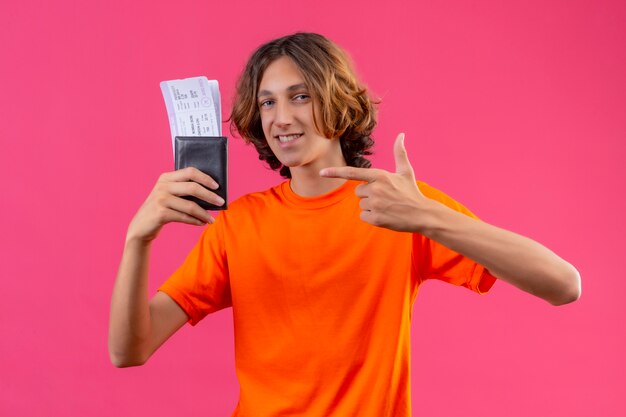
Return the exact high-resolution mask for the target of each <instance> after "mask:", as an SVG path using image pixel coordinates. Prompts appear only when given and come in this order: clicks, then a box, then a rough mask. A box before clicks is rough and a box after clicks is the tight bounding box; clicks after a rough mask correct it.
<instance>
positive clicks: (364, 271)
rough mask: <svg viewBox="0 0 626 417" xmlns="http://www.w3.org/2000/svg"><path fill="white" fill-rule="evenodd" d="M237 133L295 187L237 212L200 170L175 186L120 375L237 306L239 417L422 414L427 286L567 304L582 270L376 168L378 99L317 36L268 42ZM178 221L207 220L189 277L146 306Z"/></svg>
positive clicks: (122, 332)
mask: <svg viewBox="0 0 626 417" xmlns="http://www.w3.org/2000/svg"><path fill="white" fill-rule="evenodd" d="M232 120H233V122H234V125H235V127H236V129H237V130H238V131H239V133H240V134H241V135H242V136H243V137H244V138H245V139H246V140H248V141H250V142H252V143H253V144H254V145H255V147H256V149H257V151H258V152H259V155H260V159H262V160H265V161H266V162H267V163H268V164H269V165H270V166H271V167H272V168H273V169H280V172H281V174H282V175H283V176H285V177H287V178H289V180H288V181H285V182H282V183H281V184H279V185H277V186H275V187H273V188H271V189H270V190H267V191H265V192H260V193H253V194H249V195H246V196H244V197H242V198H240V199H238V200H237V201H235V202H233V203H232V204H231V206H230V208H229V210H227V211H224V212H221V213H220V215H219V216H218V217H217V218H216V219H213V217H211V216H210V215H209V214H208V213H206V212H205V211H203V210H202V209H201V208H200V207H199V206H197V205H196V204H195V203H192V202H190V201H187V200H184V199H182V198H180V196H183V195H194V196H196V197H199V198H202V199H204V200H206V201H209V202H212V203H216V204H221V203H223V202H222V201H220V200H219V197H217V196H216V195H215V194H214V193H212V192H210V191H208V190H206V189H205V188H203V187H201V186H200V185H199V184H204V185H206V186H207V187H209V188H211V189H213V190H215V189H216V187H217V185H216V184H215V183H214V181H213V180H212V179H211V178H209V177H208V176H206V175H204V174H202V173H201V172H199V171H198V170H195V169H184V170H180V171H175V172H170V173H165V174H163V175H161V177H160V178H159V180H158V182H157V184H156V186H155V187H154V189H153V191H152V192H151V194H150V195H149V196H148V198H147V200H146V202H145V203H144V204H143V205H142V207H141V208H140V209H139V211H138V212H137V214H136V215H135V217H134V218H133V220H132V222H131V223H130V225H129V228H128V234H127V238H126V245H125V248H124V254H123V257H122V261H121V265H120V269H119V273H118V277H117V281H116V285H115V289H114V292H113V298H112V307H111V324H110V336H109V350H110V354H111V359H112V361H113V363H114V364H115V365H116V366H133V365H141V364H143V363H144V362H145V361H146V360H147V359H148V358H149V357H150V356H151V355H152V353H153V352H154V351H155V350H156V349H157V348H158V347H159V346H160V345H161V344H162V343H163V342H164V341H165V340H166V339H167V338H169V337H170V336H171V335H172V334H173V333H174V332H176V330H178V329H179V328H180V327H181V326H182V325H183V324H184V323H185V322H187V321H189V322H190V323H191V324H195V323H197V322H198V321H199V320H201V319H202V318H203V317H204V316H206V315H207V314H209V313H211V312H214V311H216V310H219V309H222V308H225V307H232V308H233V317H234V325H235V361H236V368H237V376H238V379H239V382H240V385H241V396H240V400H239V403H238V406H237V409H236V410H235V412H234V414H233V415H235V416H248V415H253V416H278V415H307V416H328V415H333V416H344V415H345V416H347V415H359V416H378V417H380V416H410V415H411V406H410V403H411V402H410V385H409V354H410V335H409V328H410V317H411V308H412V304H413V301H414V299H415V296H416V294H417V290H418V287H419V285H420V283H421V282H423V281H424V280H426V279H430V278H437V279H441V280H444V281H447V282H450V283H453V284H456V285H463V286H466V287H468V288H470V289H472V290H474V291H477V292H480V293H484V292H486V291H488V290H489V288H490V287H491V285H492V284H493V283H494V281H495V279H496V278H499V279H502V280H504V281H507V282H509V283H511V284H513V285H515V286H517V287H519V288H520V289H522V290H524V291H527V292H529V293H531V294H534V295H536V296H538V297H541V298H543V299H545V300H547V301H549V302H550V303H552V304H555V305H559V304H564V303H568V302H571V301H574V300H576V299H577V298H578V297H579V294H580V277H579V274H578V272H577V271H576V269H575V268H574V267H573V266H572V265H570V264H569V263H567V262H565V261H564V260H562V259H561V258H559V257H558V256H557V255H555V254H554V253H553V252H551V251H550V250H548V249H547V248H545V247H544V246H542V245H540V244H538V243H536V242H534V241H532V240H530V239H528V238H525V237H523V236H520V235H517V234H515V233H512V232H509V231H506V230H503V229H500V228H497V227H494V226H491V225H488V224H486V223H484V222H481V221H479V220H478V219H477V218H476V217H475V216H474V215H473V214H472V213H471V212H470V211H469V210H467V209H466V208H465V207H463V206H462V205H461V204H459V203H458V202H456V201H454V200H453V199H451V198H450V197H448V196H446V195H445V194H443V193H442V192H440V191H438V190H436V189H435V188H433V187H431V186H429V185H427V184H425V183H423V182H420V181H416V179H415V177H414V174H413V169H412V167H411V164H410V162H409V159H408V157H407V154H406V151H405V148H404V135H403V134H400V135H399V136H398V138H397V139H396V142H395V144H394V152H395V159H396V172H393V173H392V172H387V171H384V170H378V169H370V168H369V165H370V164H369V161H367V160H366V159H365V158H364V155H368V154H369V149H370V147H371V146H372V144H373V142H372V140H371V138H370V133H371V132H372V130H373V128H374V126H375V124H376V122H375V112H374V106H373V104H372V101H371V100H370V98H369V97H368V95H367V92H366V89H365V88H364V87H363V86H362V85H361V84H360V83H359V82H358V81H357V79H356V77H355V76H354V73H353V71H352V70H351V68H350V65H349V63H348V59H347V57H346V56H345V54H344V53H343V52H342V51H341V49H339V48H338V47H337V46H336V45H335V44H333V43H332V42H330V41H329V40H328V39H326V38H324V37H322V36H320V35H316V34H307V33H298V34H295V35H291V36H286V37H284V38H280V39H277V40H274V41H272V42H269V43H267V44H265V45H263V46H261V47H260V48H259V49H258V50H257V51H256V52H255V53H254V54H253V55H252V57H251V58H250V61H249V62H248V65H247V67H246V69H245V71H244V73H243V75H242V77H241V79H240V81H239V83H238V88H237V97H236V100H235V105H234V108H233V113H232ZM172 221H178V222H184V223H189V224H196V225H203V224H206V223H209V224H210V225H208V226H207V227H206V228H205V229H204V232H203V233H202V236H201V237H200V240H199V241H198V243H197V244H196V246H195V247H194V248H193V249H192V251H191V253H190V254H189V255H188V257H187V259H186V260H185V262H184V263H183V265H182V266H181V267H180V268H179V269H178V270H177V271H176V272H175V273H174V274H173V275H172V276H171V277H170V278H169V279H168V280H167V281H166V282H165V283H164V284H163V285H162V286H161V287H160V289H159V292H158V293H157V294H156V295H155V296H154V297H153V298H152V299H148V296H147V281H148V277H147V270H148V260H149V252H150V246H151V242H152V241H153V240H154V239H155V238H156V237H157V235H158V233H159V231H160V230H161V227H162V226H163V225H164V224H166V223H169V222H172Z"/></svg>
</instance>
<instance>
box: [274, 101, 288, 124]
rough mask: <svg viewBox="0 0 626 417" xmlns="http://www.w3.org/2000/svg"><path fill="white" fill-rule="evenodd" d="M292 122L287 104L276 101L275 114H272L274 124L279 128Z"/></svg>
mask: <svg viewBox="0 0 626 417" xmlns="http://www.w3.org/2000/svg"><path fill="white" fill-rule="evenodd" d="M292 121H293V113H292V110H291V107H290V106H289V102H286V101H285V100H278V101H277V102H276V113H275V114H274V124H276V125H278V126H279V127H283V126H289V125H290V124H291V122H292Z"/></svg>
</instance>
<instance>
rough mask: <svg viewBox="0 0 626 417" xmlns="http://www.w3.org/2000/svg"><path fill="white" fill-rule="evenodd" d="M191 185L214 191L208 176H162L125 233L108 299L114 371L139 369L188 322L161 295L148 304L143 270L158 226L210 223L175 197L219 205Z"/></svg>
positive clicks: (191, 204)
mask: <svg viewBox="0 0 626 417" xmlns="http://www.w3.org/2000/svg"><path fill="white" fill-rule="evenodd" d="M190 180H194V181H197V182H200V183H203V184H205V185H207V186H209V187H212V188H213V189H215V188H216V184H215V182H214V181H213V180H212V179H211V178H210V177H209V176H207V175H205V174H203V173H202V172H200V171H198V170H196V169H193V168H187V169H183V170H179V171H175V172H170V173H166V174H163V175H161V177H160V178H159V181H157V184H156V185H155V187H154V189H153V190H152V192H151V193H150V195H149V196H148V198H147V199H146V201H145V203H144V204H143V205H142V206H141V208H140V209H139V211H138V212H137V214H136V215H135V217H134V218H133V220H132V221H131V223H130V225H129V227H128V233H127V235H126V242H125V245H124V253H123V255H122V260H121V262H120V267H119V270H118V273H117V279H116V281H115V286H114V288H113V295H112V297H111V315H110V322H109V355H110V357H111V362H112V363H113V364H114V365H115V366H118V367H125V366H136V365H142V364H144V363H145V362H146V361H147V360H148V358H149V357H150V356H151V355H152V354H153V353H154V352H155V351H156V350H157V349H158V347H159V346H161V344H163V342H165V341H166V340H167V339H168V338H169V337H170V336H171V335H172V334H174V333H175V332H176V331H177V330H178V329H179V328H180V327H182V325H183V324H184V323H185V322H186V321H187V319H188V318H187V315H186V314H185V312H184V311H183V310H182V309H181V308H180V307H179V306H178V304H176V302H174V300H172V299H171V298H170V297H169V296H167V295H166V294H163V293H157V294H156V295H155V296H154V297H153V298H152V299H151V300H149V296H148V265H149V260H150V248H151V245H152V241H153V240H154V239H156V237H157V236H158V234H159V232H160V230H161V228H162V227H163V225H165V224H167V223H170V222H173V221H177V222H182V223H187V224H194V225H204V224H206V223H213V221H214V219H213V217H211V215H210V214H208V213H207V212H206V211H204V210H203V209H202V208H200V206H198V205H197V204H196V203H194V202H192V201H188V200H184V199H182V198H180V197H179V196H181V195H194V196H196V197H198V198H201V199H203V200H206V201H209V202H211V203H213V204H223V201H220V200H221V199H220V198H219V197H218V196H217V195H216V194H214V193H212V192H210V191H208V190H206V189H205V188H203V187H201V186H200V185H199V184H197V183H195V182H190Z"/></svg>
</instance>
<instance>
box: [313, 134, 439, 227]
mask: <svg viewBox="0 0 626 417" xmlns="http://www.w3.org/2000/svg"><path fill="white" fill-rule="evenodd" d="M393 151H394V152H393V153H394V159H395V162H396V172H395V173H392V172H389V171H385V170H383V169H375V168H355V167H333V168H325V169H322V170H321V171H320V175H321V176H322V177H329V178H345V179H349V180H357V181H366V182H367V184H361V185H359V186H357V187H356V190H355V191H356V195H357V196H358V197H359V198H361V202H360V206H361V210H362V211H361V219H362V220H363V221H365V222H367V223H370V224H372V225H374V226H380V227H385V228H387V229H391V230H396V231H398V232H420V231H421V230H422V229H423V227H424V226H425V224H424V223H423V221H424V220H426V219H425V218H424V217H425V216H420V214H424V215H425V214H426V213H427V210H426V208H427V206H428V205H429V204H432V200H430V199H429V198H427V197H425V196H424V194H422V192H421V191H420V190H419V188H418V187H417V183H416V181H415V173H414V172H413V167H412V166H411V163H410V162H409V157H408V155H407V152H406V148H405V147H404V133H400V134H399V135H398V137H397V138H396V141H395V143H394V148H393ZM420 220H421V221H420Z"/></svg>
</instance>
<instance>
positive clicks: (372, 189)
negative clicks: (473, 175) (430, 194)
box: [320, 134, 581, 305]
mask: <svg viewBox="0 0 626 417" xmlns="http://www.w3.org/2000/svg"><path fill="white" fill-rule="evenodd" d="M394 154H395V159H396V172H395V173H390V172H387V171H384V170H380V169H365V168H354V167H332V168H327V169H323V170H322V171H321V172H320V175H322V176H324V177H336V178H346V179H355V180H361V181H367V184H362V185H359V186H357V187H356V194H357V195H358V196H359V197H360V198H361V202H360V205H361V209H362V211H361V219H363V220H364V221H366V222H368V223H371V224H373V225H374V226H379V227H385V228H388V229H392V230H397V231H401V232H417V233H421V234H423V235H424V236H427V237H429V238H431V239H433V240H435V241H437V242H439V243H441V244H442V245H444V246H447V247H448V248H450V249H452V250H454V251H456V252H458V253H460V254H462V255H464V256H467V257H468V258H470V259H473V260H474V261H476V262H477V263H479V264H481V265H483V266H485V267H486V268H487V269H488V270H489V272H490V273H492V274H493V275H494V276H496V277H498V278H500V279H502V280H504V281H507V282H509V283H510V284H513V285H514V286H516V287H517V288H520V289H521V290H523V291H526V292H528V293H530V294H533V295H536V296H537V297H540V298H542V299H544V300H546V301H548V302H549V303H551V304H553V305H561V304H566V303H570V302H572V301H575V300H577V299H578V297H579V296H580V292H581V288H580V287H581V283H580V274H579V273H578V271H577V270H576V268H574V267H573V266H572V265H571V264H569V263H567V262H566V261H565V260H563V259H562V258H560V257H559V256H557V255H556V254H555V253H554V252H552V251H550V250H549V249H548V248H546V247H545V246H543V245H541V244H539V243H537V242H535V241H533V240H531V239H529V238H527V237H524V236H521V235H518V234H515V233H513V232H510V231H508V230H504V229H500V228H498V227H496V226H492V225H490V224H487V223H484V222H480V221H477V220H474V219H472V218H470V217H469V216H466V215H464V214H461V213H458V212H456V211H454V210H452V209H450V208H448V207H447V206H445V205H443V204H441V203H439V202H438V201H435V200H431V199H429V198H427V197H426V196H424V195H423V194H422V192H421V191H420V190H419V188H418V187H417V184H416V181H415V174H414V172H413V167H412V166H411V164H410V162H409V159H408V156H407V153H406V149H405V148H404V134H400V135H398V138H397V139H396V142H395V145H394Z"/></svg>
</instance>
